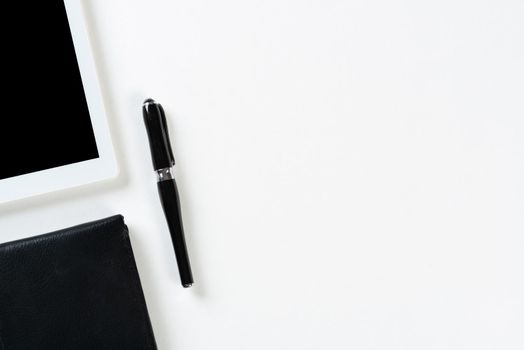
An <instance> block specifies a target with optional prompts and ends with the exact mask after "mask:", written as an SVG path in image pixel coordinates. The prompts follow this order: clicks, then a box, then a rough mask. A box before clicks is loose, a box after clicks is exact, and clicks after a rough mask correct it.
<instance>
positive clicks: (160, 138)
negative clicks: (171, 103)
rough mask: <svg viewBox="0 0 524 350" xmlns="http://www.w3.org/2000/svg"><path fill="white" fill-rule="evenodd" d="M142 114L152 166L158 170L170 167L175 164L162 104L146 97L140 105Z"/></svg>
mask: <svg viewBox="0 0 524 350" xmlns="http://www.w3.org/2000/svg"><path fill="white" fill-rule="evenodd" d="M142 114H143V116H144V123H145V125H146V131H147V137H148V138H149V147H150V149H151V159H152V160H153V168H154V169H155V170H159V169H165V168H170V167H172V166H173V165H175V157H174V156H173V150H172V149H171V142H170V141H169V133H168V130H167V121H166V115H165V113H164V109H163V108H162V105H160V103H156V102H155V101H154V100H153V99H147V100H146V101H145V102H144V105H143V106H142Z"/></svg>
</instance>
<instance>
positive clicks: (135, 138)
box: [0, 0, 524, 350]
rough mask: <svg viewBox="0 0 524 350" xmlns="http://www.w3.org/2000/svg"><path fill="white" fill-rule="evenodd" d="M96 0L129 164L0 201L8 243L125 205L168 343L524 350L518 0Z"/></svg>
mask: <svg viewBox="0 0 524 350" xmlns="http://www.w3.org/2000/svg"><path fill="white" fill-rule="evenodd" d="M85 5H86V9H87V18H88V23H89V25H90V34H91V40H92V44H93V47H94V51H95V56H96V62H97V65H98V70H99V75H100V79H101V84H102V88H103V95H104V98H105V103H106V106H107V110H108V112H109V115H110V124H111V127H112V135H113V139H114V143H115V148H116V152H117V156H118V158H119V161H120V167H121V176H120V177H119V178H118V179H117V180H115V181H111V182H107V183H103V184H98V185H95V186H89V187H84V188H80V189H77V190H70V191H65V192H60V193H54V194H51V195H46V196H42V197H38V198H34V199H29V200H23V201H19V202H14V203H11V204H8V205H4V206H2V207H1V208H0V241H2V242H4V241H9V240H13V239H18V238H22V237H27V236H30V235H35V234H39V233H43V232H46V231H50V230H55V229H59V228H64V227H67V226H70V225H74V224H78V223H81V222H85V221H89V220H94V219H98V218H102V217H105V216H109V215H112V214H116V213H122V214H123V215H124V216H125V218H126V221H127V223H128V225H129V227H130V231H131V235H132V237H131V238H132V243H133V247H134V251H135V254H136V259H137V263H138V268H139V272H140V275H141V278H142V283H143V287H144V290H145V295H146V299H147V303H148V306H149V311H150V314H151V319H152V323H153V327H154V331H155V334H156V338H157V341H158V345H159V349H174V350H177V349H178V350H191V349H195V350H197V349H198V350H202V349H228V350H246V349H250V350H258V349H260V350H267V349H272V350H279V349H282V350H289V349H315V350H323V349H358V350H363V349H373V350H385V349H395V350H396V349H398V350H420V349H446V350H463V349H476V350H484V349H504V350H521V349H523V348H524V333H523V329H524V273H523V272H524V254H523V252H524V216H523V213H524V103H523V101H524V100H523V96H524V83H523V82H524V65H523V64H522V63H523V62H524V24H523V23H524V22H523V21H522V18H524V6H523V5H522V1H521V0H502V1H501V0H487V1H481V2H479V1H474V0H458V1H457V0H444V1H434V2H427V1H425V2H420V1H386V0H382V1H378V0H372V1H361V0H357V1H355V0H349V1H347V0H344V1H326V0H323V1H320V0H317V1H299V0H269V1H240V0H237V1H233V0H225V1H204V0H196V1H160V0H154V1H153V0H149V1H129V0H113V1H106V0H96V1H95V0H93V1H86V3H85ZM149 96H151V97H154V98H155V99H157V100H158V101H159V102H161V103H162V104H163V105H164V107H165V109H166V111H167V114H168V118H169V123H170V126H171V131H172V133H173V142H174V149H175V155H176V159H177V166H178V167H177V179H178V182H179V185H180V192H181V196H182V205H183V214H184V219H185V226H186V231H187V240H188V245H189V249H190V253H191V256H192V262H193V265H194V274H195V279H196V284H195V287H194V288H193V289H190V290H184V289H182V288H181V287H180V285H179V280H178V272H177V269H176V265H175V260H174V255H173V250H172V247H171V242H170V238H169V235H168V232H167V229H166V225H165V221H164V218H163V214H162V211H161V208H160V204H159V200H158V196H157V193H156V185H155V177H154V174H153V172H152V168H151V164H150V156H149V150H148V146H147V140H146V134H145V131H144V126H143V123H142V116H141V111H140V105H141V102H142V100H143V99H144V98H146V97H149Z"/></svg>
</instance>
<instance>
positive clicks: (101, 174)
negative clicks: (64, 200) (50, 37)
mask: <svg viewBox="0 0 524 350" xmlns="http://www.w3.org/2000/svg"><path fill="white" fill-rule="evenodd" d="M64 3H65V6H66V10H67V18H68V21H69V27H70V29H71V34H72V37H73V43H74V46H75V52H76V57H77V61H78V66H79V68H80V74H81V76H82V83H83V85H84V92H85V95H86V100H87V105H88V108H89V114H90V116H91V123H92V125H93V130H94V134H95V139H96V145H97V148H98V154H99V157H98V158H96V159H91V160H86V161H83V162H79V163H73V164H68V165H64V166H60V167H56V168H52V169H47V170H42V171H37V172H34V173H29V174H25V175H20V176H15V177H11V178H7V179H3V180H0V203H4V202H8V201H12V200H15V199H21V198H25V197H30V196H34V195H38V194H43V193H47V192H51V191H56V190H61V189H65V188H70V187H76V186H79V185H84V184H88V183H93V182H97V181H100V180H104V179H108V178H112V177H115V176H116V175H117V173H118V168H117V163H116V160H115V156H114V152H113V146H112V143H111V137H110V133H109V126H108V123H107V118H106V113H105V110H104V105H103V101H102V95H101V93H100V88H99V85H98V79H97V76H96V69H95V65H94V61H93V56H92V53H91V48H90V45H89V39H88V35H87V30H86V25H85V21H84V13H83V9H82V4H81V0H65V1H64ZM64 146H65V147H67V145H64ZM0 166H1V165H0Z"/></svg>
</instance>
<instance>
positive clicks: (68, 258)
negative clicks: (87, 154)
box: [0, 215, 156, 350]
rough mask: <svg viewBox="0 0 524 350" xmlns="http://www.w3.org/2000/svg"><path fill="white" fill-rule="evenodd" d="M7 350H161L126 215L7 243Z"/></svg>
mask: <svg viewBox="0 0 524 350" xmlns="http://www.w3.org/2000/svg"><path fill="white" fill-rule="evenodd" d="M0 349H1V350H47V349H49V350H83V349H86V350H87V349H89V350H94V349H96V350H105V349H107V350H119V349H122V350H134V349H136V350H153V349H156V344H155V340H154V336H153V331H152V328H151V322H150V320H149V316H148V313H147V308H146V303H145V300H144V294H143V292H142V287H141V285H140V279H139V277H138V271H137V268H136V264H135V259H134V257H133V251H132V249H131V243H130V241H129V235H128V229H127V226H126V225H125V224H124V218H123V217H122V216H120V215H117V216H112V217H109V218H106V219H102V220H99V221H94V222H90V223H86V224H83V225H79V226H75V227H71V228H68V229H65V230H60V231H56V232H52V233H48V234H45V235H42V236H37V237H32V238H27V239H23V240H19V241H14V242H10V243H4V244H2V245H0Z"/></svg>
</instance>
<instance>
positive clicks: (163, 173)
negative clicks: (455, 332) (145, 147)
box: [142, 99, 193, 288]
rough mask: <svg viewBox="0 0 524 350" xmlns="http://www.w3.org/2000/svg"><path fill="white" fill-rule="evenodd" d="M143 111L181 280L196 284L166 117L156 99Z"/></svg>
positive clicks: (145, 106)
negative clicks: (187, 244)
mask: <svg viewBox="0 0 524 350" xmlns="http://www.w3.org/2000/svg"><path fill="white" fill-rule="evenodd" d="M142 113H143V115H144V122H145V124H146V130H147V136H148V138H149V146H150V148H151V158H152V159H153V168H154V169H155V171H156V172H157V175H158V183H157V185H158V193H159V195H160V202H161V203H162V207H163V208H164V214H165V216H166V220H167V225H168V227H169V232H170V233H171V240H172V241H173V247H174V248H175V256H176V261H177V264H178V272H179V273H180V281H181V282H182V285H183V286H184V288H188V287H191V285H192V284H193V274H192V273H191V264H190V263H189V255H188V254H187V247H186V239H185V237H184V227H183V226H182V214H181V211H180V200H179V197H178V189H177V186H176V182H175V178H174V177H173V166H174V165H175V157H174V156H173V151H172V150H171V143H170V141H169V134H168V131H167V122H166V116H165V113H164V109H163V108H162V106H161V105H160V103H156V102H155V100H153V99H147V100H145V101H144V105H143V107H142Z"/></svg>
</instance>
